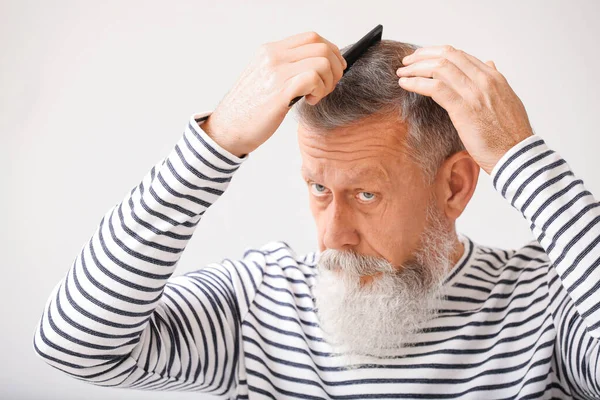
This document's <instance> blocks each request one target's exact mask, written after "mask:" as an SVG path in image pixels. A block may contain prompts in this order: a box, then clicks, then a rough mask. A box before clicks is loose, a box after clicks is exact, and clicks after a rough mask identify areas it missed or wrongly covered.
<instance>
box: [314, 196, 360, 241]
mask: <svg viewBox="0 0 600 400" xmlns="http://www.w3.org/2000/svg"><path fill="white" fill-rule="evenodd" d="M324 224H325V228H324V232H323V245H324V246H325V248H328V249H335V250H348V249H351V248H353V247H355V246H357V245H358V244H359V241H360V237H359V234H358V230H357V226H356V218H355V217H354V215H353V212H352V209H351V207H350V206H349V205H347V204H345V203H344V202H343V201H338V200H332V201H331V203H330V204H329V206H328V207H327V212H326V215H325V221H324Z"/></svg>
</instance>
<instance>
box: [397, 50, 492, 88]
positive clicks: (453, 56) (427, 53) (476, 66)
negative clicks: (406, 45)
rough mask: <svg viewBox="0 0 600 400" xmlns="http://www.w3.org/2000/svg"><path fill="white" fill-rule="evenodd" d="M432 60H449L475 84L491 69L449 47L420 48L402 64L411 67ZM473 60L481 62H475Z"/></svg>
mask: <svg viewBox="0 0 600 400" xmlns="http://www.w3.org/2000/svg"><path fill="white" fill-rule="evenodd" d="M431 58H447V59H448V60H450V61H452V63H453V64H454V65H456V66H457V67H458V68H460V69H461V70H462V71H463V73H464V74H465V75H467V76H468V77H469V78H470V79H471V80H472V81H474V82H479V81H480V80H481V79H482V77H483V75H485V72H486V71H487V69H488V68H489V67H488V66H487V65H485V64H483V63H482V62H481V61H479V60H477V59H475V57H473V56H471V55H470V54H467V53H465V52H464V51H461V50H457V49H455V48H454V47H452V46H447V45H446V46H431V47H420V48H418V49H417V50H416V51H415V52H414V53H412V54H410V55H408V56H406V57H404V58H403V59H402V63H403V64H404V65H410V64H413V63H415V62H418V61H421V60H426V59H431ZM473 59H475V60H476V61H479V62H474V61H473ZM482 66H483V67H482Z"/></svg>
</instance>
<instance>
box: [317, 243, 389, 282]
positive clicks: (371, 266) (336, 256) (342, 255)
mask: <svg viewBox="0 0 600 400" xmlns="http://www.w3.org/2000/svg"><path fill="white" fill-rule="evenodd" d="M319 265H320V266H321V267H322V268H323V269H325V270H327V271H336V270H338V269H339V270H341V271H342V272H344V273H345V274H348V275H352V276H366V275H375V274H377V273H393V272H395V271H396V269H395V268H394V266H393V265H392V264H390V263H389V262H388V261H387V260H385V259H383V258H380V257H374V256H367V255H362V254H358V253H356V252H353V251H340V250H334V249H327V250H325V251H323V252H322V253H321V255H320V257H319Z"/></svg>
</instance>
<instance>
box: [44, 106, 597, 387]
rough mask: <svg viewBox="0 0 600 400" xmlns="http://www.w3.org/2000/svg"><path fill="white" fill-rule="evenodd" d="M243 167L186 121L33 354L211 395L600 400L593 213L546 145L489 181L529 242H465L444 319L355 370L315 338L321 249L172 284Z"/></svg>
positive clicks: (269, 249)
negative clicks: (525, 226) (200, 228)
mask: <svg viewBox="0 0 600 400" xmlns="http://www.w3.org/2000/svg"><path fill="white" fill-rule="evenodd" d="M245 159H246V158H238V157H236V156H234V155H232V154H230V153H229V152H227V151H226V150H224V149H223V148H221V147H220V146H219V145H218V144H216V143H215V142H214V141H213V140H212V139H211V138H210V137H209V136H208V135H207V134H206V133H204V131H203V130H202V129H200V127H199V126H198V124H197V123H196V121H195V118H194V116H193V117H192V118H191V119H190V121H189V123H188V125H187V127H186V128H185V131H184V133H183V135H182V136H181V137H180V139H179V140H178V142H177V143H176V145H175V147H174V148H173V149H172V151H171V152H170V153H169V154H168V156H167V157H166V158H164V159H162V160H160V162H158V163H157V164H156V165H155V166H153V167H152V168H151V169H150V170H149V172H148V173H147V174H146V175H145V176H144V177H143V180H142V181H141V182H140V183H139V185H137V186H135V187H134V188H133V189H132V190H131V191H130V192H129V193H128V194H127V195H126V196H125V198H124V199H123V200H122V201H121V202H120V203H119V204H117V205H116V206H114V207H112V208H111V209H110V210H108V212H107V213H106V214H105V215H104V217H103V218H102V220H101V221H100V223H99V226H98V227H97V229H96V231H95V232H94V233H93V235H92V237H91V238H90V240H89V241H88V242H87V243H86V244H85V246H83V248H82V250H81V252H80V253H79V254H78V255H77V257H76V259H75V261H74V263H73V265H72V266H71V268H70V270H69V271H68V272H67V274H66V276H65V277H64V279H63V280H61V281H60V282H59V283H58V284H57V285H56V287H55V288H54V290H53V291H52V293H51V295H50V297H49V299H48V301H47V303H46V306H45V308H44V311H43V315H42V317H41V320H40V322H39V325H38V326H37V328H36V331H35V335H34V341H33V342H34V343H33V345H34V348H35V351H36V352H37V354H38V355H39V356H40V357H41V358H43V359H44V360H45V361H46V362H47V363H49V364H50V365H52V366H53V367H56V368H58V369H60V370H62V371H64V372H65V373H67V374H68V375H70V376H72V377H75V378H77V379H81V380H85V381H87V382H90V383H93V384H96V385H102V386H113V387H123V388H134V389H146V390H182V391H198V392H205V393H210V394H213V395H215V396H219V397H221V398H239V399H245V398H252V399H262V398H271V399H272V398H302V399H322V398H331V399H365V398H370V399H391V398H397V399H448V398H464V399H516V398H518V399H533V398H536V399H537V398H544V399H548V398H585V399H588V398H589V399H592V398H600V371H599V369H598V357H599V355H600V342H599V337H600V289H599V288H600V268H599V264H600V245H599V244H598V242H599V241H600V225H599V221H600V208H599V207H598V205H599V203H598V202H596V200H595V199H594V197H593V196H592V194H591V193H590V192H589V191H587V190H586V189H585V187H584V185H583V182H582V181H581V179H578V178H577V177H576V176H575V175H574V174H573V172H572V171H571V169H570V168H569V165H568V164H567V163H566V162H565V160H564V159H562V158H561V157H560V156H559V155H558V154H557V153H556V152H555V151H553V150H551V149H549V148H548V146H547V144H546V143H545V142H544V140H543V139H541V138H540V137H539V136H537V135H536V136H532V137H530V138H528V139H526V140H524V141H522V142H521V143H519V144H517V145H516V146H515V147H513V148H512V149H511V150H510V151H509V152H508V153H507V154H505V155H504V156H503V158H502V159H501V160H500V162H499V163H498V164H497V165H496V167H495V168H494V170H493V171H492V174H491V177H492V182H493V186H494V188H495V189H496V190H497V191H498V192H499V193H500V194H501V195H502V196H503V197H504V198H505V199H506V200H507V201H509V202H510V204H511V205H512V206H513V207H514V208H515V209H516V210H518V212H520V213H521V214H522V215H523V217H524V218H525V219H526V220H527V221H528V222H529V223H530V227H531V231H532V233H533V237H534V238H535V240H533V241H531V242H529V243H527V244H526V245H525V246H523V247H522V248H519V249H516V250H502V249H498V248H493V247H487V246H483V245H481V244H478V243H476V242H474V241H473V240H471V239H470V238H469V237H467V236H465V235H463V234H460V235H459V238H460V240H461V241H462V242H463V243H464V244H465V252H464V254H463V256H462V258H461V259H460V260H459V261H458V263H457V264H456V266H455V267H454V268H453V270H452V271H451V272H450V274H449V275H448V276H447V278H446V281H445V285H447V288H448V289H447V293H448V296H447V298H446V299H445V300H444V302H443V304H442V309H441V312H440V315H439V316H438V317H437V318H435V319H434V320H432V321H431V322H430V323H429V324H428V325H427V329H425V331H424V332H423V333H422V334H419V335H418V341H417V342H415V343H413V345H412V346H411V347H408V348H406V349H405V350H403V352H402V353H403V354H402V356H399V357H396V358H390V359H385V360H382V361H381V362H379V363H377V364H375V365H361V366H360V367H358V368H354V369H347V368H343V364H342V362H341V357H339V356H338V355H336V354H335V353H334V352H333V350H332V348H331V346H330V345H329V344H328V343H327V342H326V341H325V340H324V339H323V334H322V331H321V330H320V327H319V321H318V318H317V315H316V312H315V310H314V307H313V306H314V299H313V295H312V291H311V287H312V285H313V284H314V278H315V273H316V268H315V262H316V261H317V259H318V253H316V252H314V253H309V254H296V252H294V250H293V249H292V248H290V246H289V245H288V244H286V243H284V242H272V243H268V244H265V245H264V246H263V247H260V248H256V249H253V248H251V249H248V250H247V251H246V252H245V254H243V256H241V257H238V258H237V259H224V260H222V261H221V262H219V263H213V264H209V265H206V266H205V267H204V268H202V269H199V270H197V271H194V272H191V273H187V274H185V275H180V276H177V277H173V276H172V274H173V272H174V271H175V267H176V265H177V262H178V260H179V257H180V256H181V254H182V252H183V251H184V249H185V247H186V244H187V243H188V241H189V240H190V238H191V237H192V234H193V232H194V230H195V228H196V226H197V224H198V223H199V222H200V220H201V219H202V216H203V214H204V213H205V212H206V210H207V209H208V208H209V207H210V205H211V204H213V203H214V202H215V201H216V200H217V199H218V198H219V196H220V195H221V194H222V193H223V191H224V190H226V188H227V186H228V185H229V182H230V181H231V179H232V176H233V175H234V174H235V172H236V170H237V169H238V168H239V167H240V165H241V164H242V163H243V162H244V160H245ZM224 239H225V240H226V238H224Z"/></svg>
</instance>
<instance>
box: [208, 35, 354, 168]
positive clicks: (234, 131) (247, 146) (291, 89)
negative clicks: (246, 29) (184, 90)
mask: <svg viewBox="0 0 600 400" xmlns="http://www.w3.org/2000/svg"><path fill="white" fill-rule="evenodd" d="M346 66H347V64H346V61H345V60H344V58H343V57H342V55H341V53H340V50H339V48H338V47H337V46H336V45H334V44H333V43H331V42H329V41H328V40H326V39H324V38H323V37H321V36H320V35H318V34H317V33H315V32H306V33H301V34H298V35H295V36H291V37H289V38H286V39H284V40H281V41H278V42H271V43H266V44H263V45H262V46H261V47H260V48H259V50H258V51H257V52H256V55H255V57H254V59H253V60H252V61H251V62H250V64H249V65H248V66H247V67H246V69H245V70H244V72H243V73H242V75H241V77H240V78H239V79H238V81H237V82H236V84H235V85H234V87H233V88H232V89H231V90H230V91H229V92H228V93H227V95H225V97H224V98H223V99H222V100H221V102H220V103H219V105H218V106H217V107H216V108H215V110H214V112H213V113H212V114H211V115H210V117H209V118H208V119H207V120H206V121H205V122H204V123H203V124H202V125H201V127H202V129H203V130H204V131H205V132H206V133H207V134H208V135H209V136H211V138H212V139H213V140H214V141H215V142H217V143H218V144H219V145H220V146H221V147H223V148H224V149H225V150H227V151H229V152H231V153H232V154H235V155H236V156H238V157H242V156H244V155H246V154H248V153H250V152H252V151H254V150H255V149H256V148H258V147H259V146H260V145H261V144H263V143H264V142H265V141H266V140H267V139H269V138H270V137H271V135H273V133H275V131H276V130H277V128H279V125H280V124H281V122H282V121H283V119H284V118H285V116H286V114H287V112H288V111H289V110H290V108H289V107H288V105H289V103H290V101H291V100H292V99H294V98H295V97H297V96H306V97H305V99H306V101H307V102H308V103H309V104H311V105H315V104H317V103H318V102H319V101H320V100H321V99H322V98H323V97H325V96H327V95H328V94H329V93H331V92H332V91H333V89H334V88H335V85H336V84H337V82H338V81H339V80H340V79H341V78H342V74H343V70H344V69H345V68H346Z"/></svg>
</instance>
